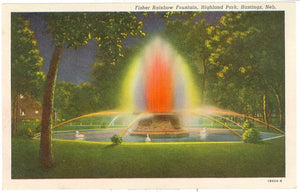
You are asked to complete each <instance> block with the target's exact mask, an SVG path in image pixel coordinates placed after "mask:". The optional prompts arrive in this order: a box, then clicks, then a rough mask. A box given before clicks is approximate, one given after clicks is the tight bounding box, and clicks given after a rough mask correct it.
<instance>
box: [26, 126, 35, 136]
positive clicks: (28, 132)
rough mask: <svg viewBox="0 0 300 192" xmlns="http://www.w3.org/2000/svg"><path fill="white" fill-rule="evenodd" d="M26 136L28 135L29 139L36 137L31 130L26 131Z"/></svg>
mask: <svg viewBox="0 0 300 192" xmlns="http://www.w3.org/2000/svg"><path fill="white" fill-rule="evenodd" d="M26 135H27V136H28V137H33V136H34V133H33V131H32V130H31V129H30V128H27V129H26Z"/></svg>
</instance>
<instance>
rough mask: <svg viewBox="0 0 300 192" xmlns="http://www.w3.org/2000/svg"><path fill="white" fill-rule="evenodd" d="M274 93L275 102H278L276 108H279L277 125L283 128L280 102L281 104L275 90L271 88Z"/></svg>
mask: <svg viewBox="0 0 300 192" xmlns="http://www.w3.org/2000/svg"><path fill="white" fill-rule="evenodd" d="M273 92H274V95H275V97H276V100H277V103H278V109H279V121H280V123H279V127H280V129H284V124H283V111H282V104H281V100H280V97H279V95H278V94H277V92H276V91H275V90H273Z"/></svg>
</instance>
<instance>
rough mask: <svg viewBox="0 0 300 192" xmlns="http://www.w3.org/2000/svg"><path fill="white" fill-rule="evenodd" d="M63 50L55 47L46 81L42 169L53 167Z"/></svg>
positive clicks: (41, 155)
mask: <svg viewBox="0 0 300 192" xmlns="http://www.w3.org/2000/svg"><path fill="white" fill-rule="evenodd" d="M62 51H63V48H62V47H61V46H55V48H54V51H53V55H52V59H51V63H50V67H49V71H48V74H47V80H46V89H45V95H44V103H43V113H42V130H41V144H40V158H41V166H42V168H50V167H52V166H53V155H52V130H51V128H52V112H53V101H54V91H55V85H56V78H57V71H58V66H59V62H60V58H61V55H62Z"/></svg>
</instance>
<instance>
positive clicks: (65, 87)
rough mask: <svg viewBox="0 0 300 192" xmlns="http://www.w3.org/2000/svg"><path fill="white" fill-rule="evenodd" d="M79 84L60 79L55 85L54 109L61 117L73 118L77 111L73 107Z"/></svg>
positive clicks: (58, 116)
mask: <svg viewBox="0 0 300 192" xmlns="http://www.w3.org/2000/svg"><path fill="white" fill-rule="evenodd" d="M76 89H77V86H76V84H75V83H69V82H65V81H58V82H57V83H56V87H55V97H54V109H55V112H56V114H57V115H56V117H57V118H59V119H71V118H73V117H74V116H73V115H74V113H75V115H76V112H75V111H74V109H73V108H72V107H71V106H72V105H73V97H74V94H75V92H76Z"/></svg>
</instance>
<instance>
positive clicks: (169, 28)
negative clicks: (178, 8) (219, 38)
mask: <svg viewBox="0 0 300 192" xmlns="http://www.w3.org/2000/svg"><path fill="white" fill-rule="evenodd" d="M164 17H165V18H166V19H167V23H166V28H165V33H166V37H167V38H168V39H169V41H170V42H171V43H172V44H173V45H174V46H175V47H176V49H177V50H178V51H179V52H180V54H182V55H183V56H184V58H185V59H186V60H187V62H188V63H189V65H190V67H191V68H193V69H195V70H193V71H197V72H198V74H197V75H198V76H200V82H202V83H201V85H200V87H199V88H200V90H201V95H202V102H201V103H202V104H204V103H205V100H206V91H207V90H206V84H207V81H208V65H209V62H208V57H209V49H207V47H206V46H205V41H206V40H208V33H207V28H208V26H209V25H208V24H207V23H206V20H205V19H204V17H205V14H204V13H202V12H177V13H176V12H168V13H166V14H165V15H164Z"/></svg>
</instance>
